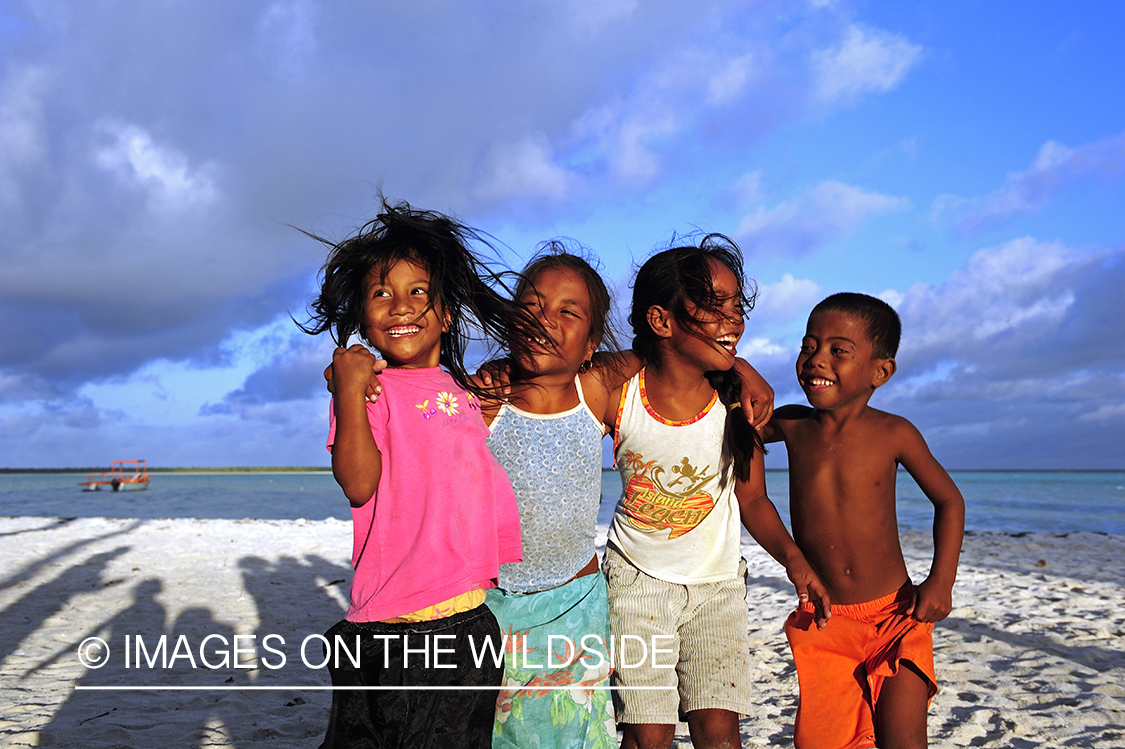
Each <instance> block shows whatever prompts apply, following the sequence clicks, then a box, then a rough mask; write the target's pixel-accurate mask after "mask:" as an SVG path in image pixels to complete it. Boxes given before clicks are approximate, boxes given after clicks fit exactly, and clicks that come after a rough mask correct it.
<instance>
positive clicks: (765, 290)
mask: <svg viewBox="0 0 1125 749" xmlns="http://www.w3.org/2000/svg"><path fill="white" fill-rule="evenodd" d="M821 293H822V289H821V286H820V284H818V283H817V282H816V281H812V280H809V279H807V278H794V277H793V274H792V273H785V274H783V275H782V276H781V278H780V279H779V280H778V281H776V282H774V283H771V284H766V285H764V286H759V287H758V301H757V302H756V303H755V305H754V317H755V318H758V317H760V318H761V319H763V320H791V319H793V318H801V317H803V316H804V315H807V314H808V312H809V310H811V309H812V308H813V306H814V305H815V304H816V303H817V302H819V301H820V298H821Z"/></svg>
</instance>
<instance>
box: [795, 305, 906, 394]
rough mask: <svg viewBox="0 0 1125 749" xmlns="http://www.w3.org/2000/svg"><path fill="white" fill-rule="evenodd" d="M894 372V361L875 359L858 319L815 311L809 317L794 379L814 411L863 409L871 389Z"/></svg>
mask: <svg viewBox="0 0 1125 749" xmlns="http://www.w3.org/2000/svg"><path fill="white" fill-rule="evenodd" d="M894 371H895V362H894V359H878V358H876V357H875V355H874V347H873V346H872V344H871V340H870V339H869V338H868V337H867V323H866V322H865V321H864V320H863V319H862V318H860V317H858V316H856V315H851V314H848V313H847V312H841V311H839V310H826V311H823V312H817V313H815V314H813V315H812V316H811V317H810V318H809V324H808V327H807V328H806V330H805V337H804V340H802V341H801V352H800V353H799V354H798V355H797V380H798V381H799V382H800V384H801V389H802V390H804V391H805V397H807V398H808V399H809V403H810V404H811V405H812V406H813V407H814V408H816V409H818V410H821V411H832V410H835V409H838V408H841V407H842V406H847V405H850V404H854V403H858V404H860V405H863V406H865V405H867V401H868V399H869V398H870V397H871V394H872V393H873V392H875V388H877V387H879V386H880V385H882V384H883V383H885V382H886V381H887V380H888V379H890V376H891V375H892V374H894Z"/></svg>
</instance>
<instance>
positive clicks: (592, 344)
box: [582, 336, 602, 361]
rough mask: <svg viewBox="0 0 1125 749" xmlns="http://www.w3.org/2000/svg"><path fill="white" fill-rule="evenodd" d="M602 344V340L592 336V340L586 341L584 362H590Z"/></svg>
mask: <svg viewBox="0 0 1125 749" xmlns="http://www.w3.org/2000/svg"><path fill="white" fill-rule="evenodd" d="M601 344H602V341H601V339H600V338H598V337H597V336H590V340H588V341H586V355H585V356H583V357H582V361H590V357H592V356H593V355H594V352H595V351H597V350H598V346H600V345H601Z"/></svg>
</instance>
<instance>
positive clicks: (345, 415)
mask: <svg viewBox="0 0 1125 749" xmlns="http://www.w3.org/2000/svg"><path fill="white" fill-rule="evenodd" d="M374 359H375V357H374V355H373V354H372V353H371V352H370V351H368V350H367V349H366V348H364V347H363V346H361V345H359V344H355V345H353V346H351V347H350V348H348V349H344V348H338V349H336V351H335V352H334V353H333V354H332V365H333V384H334V385H335V386H336V392H335V398H334V400H333V404H334V407H335V409H336V436H335V439H334V442H333V445H332V475H333V477H335V479H336V483H338V484H339V485H340V488H341V489H343V490H344V496H345V497H347V498H348V501H349V502H351V503H352V506H354V507H359V506H360V505H363V504H365V503H366V502H367V501H368V500H369V499H371V497H372V496H374V494H375V490H376V489H378V488H379V479H380V477H381V476H382V474H383V456H382V453H380V452H379V448H378V447H376V445H375V438H374V437H373V436H372V435H371V424H370V423H369V422H368V420H367V400H366V398H365V395H364V393H365V390H366V388H367V385H368V382H369V381H370V379H371V376H372V375H371V372H372V364H373V360H374Z"/></svg>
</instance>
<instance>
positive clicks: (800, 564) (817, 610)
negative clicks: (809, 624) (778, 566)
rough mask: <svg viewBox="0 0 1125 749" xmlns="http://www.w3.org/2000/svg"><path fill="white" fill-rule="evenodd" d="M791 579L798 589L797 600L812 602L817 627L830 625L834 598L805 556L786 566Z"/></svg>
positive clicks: (821, 627)
mask: <svg viewBox="0 0 1125 749" xmlns="http://www.w3.org/2000/svg"><path fill="white" fill-rule="evenodd" d="M785 574H786V575H788V576H789V581H790V582H791V583H793V587H795V588H796V589H797V600H798V601H800V602H801V603H805V602H806V601H810V602H812V605H813V620H814V621H815V622H816V628H817V629H824V628H825V627H826V626H828V620H829V619H831V618H832V600H831V599H830V598H829V597H828V590H827V589H826V588H825V587H824V584H823V583H821V582H820V578H819V577H817V576H816V573H815V572H813V570H812V567H810V566H809V563H808V562H806V561H805V560H804V559H803V558H802V559H800V560H797V561H794V562H793V563H791V564H790V565H789V566H788V567H786V568H785Z"/></svg>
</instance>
